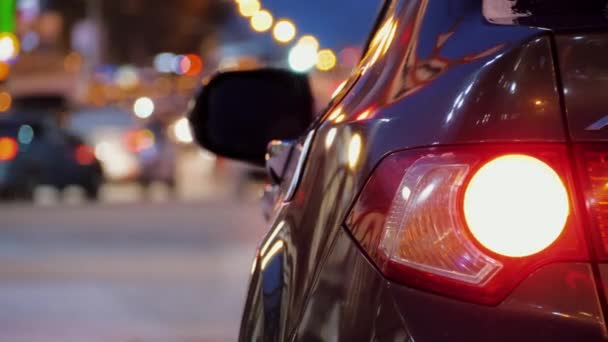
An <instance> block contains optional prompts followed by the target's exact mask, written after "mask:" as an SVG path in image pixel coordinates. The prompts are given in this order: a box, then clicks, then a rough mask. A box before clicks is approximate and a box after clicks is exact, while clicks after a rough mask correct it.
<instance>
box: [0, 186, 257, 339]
mask: <svg viewBox="0 0 608 342" xmlns="http://www.w3.org/2000/svg"><path fill="white" fill-rule="evenodd" d="M76 202H77V201H76ZM263 232H264V222H263V220H262V218H261V215H260V212H259V206H258V204H257V203H256V201H251V200H250V201H247V202H245V203H243V202H238V201H234V200H231V199H230V198H222V199H207V200H199V201H196V202H179V201H174V200H169V201H163V202H160V203H157V202H141V201H139V202H134V203H114V204H112V203H105V204H97V205H94V204H82V203H80V204H78V203H76V204H69V203H68V204H58V205H44V206H40V205H38V206H32V205H26V204H3V205H0V279H1V281H0V341H16V342H21V341H27V342H37V341H62V342H71V341H78V342H82V341H128V342H134V341H188V342H191V341H234V340H236V336H237V333H238V325H239V320H240V314H241V309H242V302H243V299H244V296H245V290H246V286H247V281H248V276H249V272H250V266H251V260H252V256H253V253H254V248H255V244H256V242H257V241H258V239H259V238H260V237H261V235H262V234H263Z"/></svg>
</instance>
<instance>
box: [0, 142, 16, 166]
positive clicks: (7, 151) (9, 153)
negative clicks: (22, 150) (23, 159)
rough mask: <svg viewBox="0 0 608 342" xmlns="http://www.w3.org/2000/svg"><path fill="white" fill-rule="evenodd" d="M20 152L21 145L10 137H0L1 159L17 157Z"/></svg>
mask: <svg viewBox="0 0 608 342" xmlns="http://www.w3.org/2000/svg"><path fill="white" fill-rule="evenodd" d="M18 152H19V145H18V144H17V141H15V139H13V138H10V137H2V138H0V161H7V160H12V159H15V157H16V156H17V153H18Z"/></svg>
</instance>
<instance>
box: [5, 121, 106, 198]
mask: <svg viewBox="0 0 608 342" xmlns="http://www.w3.org/2000/svg"><path fill="white" fill-rule="evenodd" d="M102 182H103V175H102V172H101V165H100V163H99V161H98V160H97V159H96V158H95V155H94V152H93V149H92V148H91V147H90V146H88V145H87V144H85V143H84V141H83V139H82V138H80V137H78V136H76V135H74V134H73V133H70V132H68V131H66V130H64V129H61V128H60V127H59V126H57V125H56V124H53V123H52V121H51V120H42V119H31V118H30V119H23V118H20V117H9V118H4V119H2V120H0V194H1V195H2V197H3V198H6V199H25V200H31V199H32V198H33V196H34V191H35V190H36V187H38V186H40V185H49V186H53V187H55V188H57V189H58V190H62V189H64V188H66V187H67V186H70V185H77V186H80V187H82V188H83V190H84V193H85V195H86V197H87V198H88V199H91V200H96V199H97V198H98V195H99V188H100V186H101V184H102Z"/></svg>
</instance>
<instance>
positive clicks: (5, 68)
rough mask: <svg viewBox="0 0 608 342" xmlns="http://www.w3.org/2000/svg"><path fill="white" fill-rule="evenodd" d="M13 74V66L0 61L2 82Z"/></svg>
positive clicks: (0, 78)
mask: <svg viewBox="0 0 608 342" xmlns="http://www.w3.org/2000/svg"><path fill="white" fill-rule="evenodd" d="M10 74H11V66H10V65H9V64H8V63H6V62H2V61H0V81H4V80H6V79H7V78H8V76H9V75H10Z"/></svg>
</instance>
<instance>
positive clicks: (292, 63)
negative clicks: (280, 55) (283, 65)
mask: <svg viewBox="0 0 608 342" xmlns="http://www.w3.org/2000/svg"><path fill="white" fill-rule="evenodd" d="M317 58H318V56H317V49H316V48H315V47H314V46H313V45H310V44H300V43H298V44H296V45H295V46H294V47H292V48H291V50H290V51H289V57H288V62H289V67H290V68H291V69H292V70H293V71H295V72H307V71H309V70H310V69H312V68H313V67H314V66H315V65H316V64H317Z"/></svg>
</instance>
